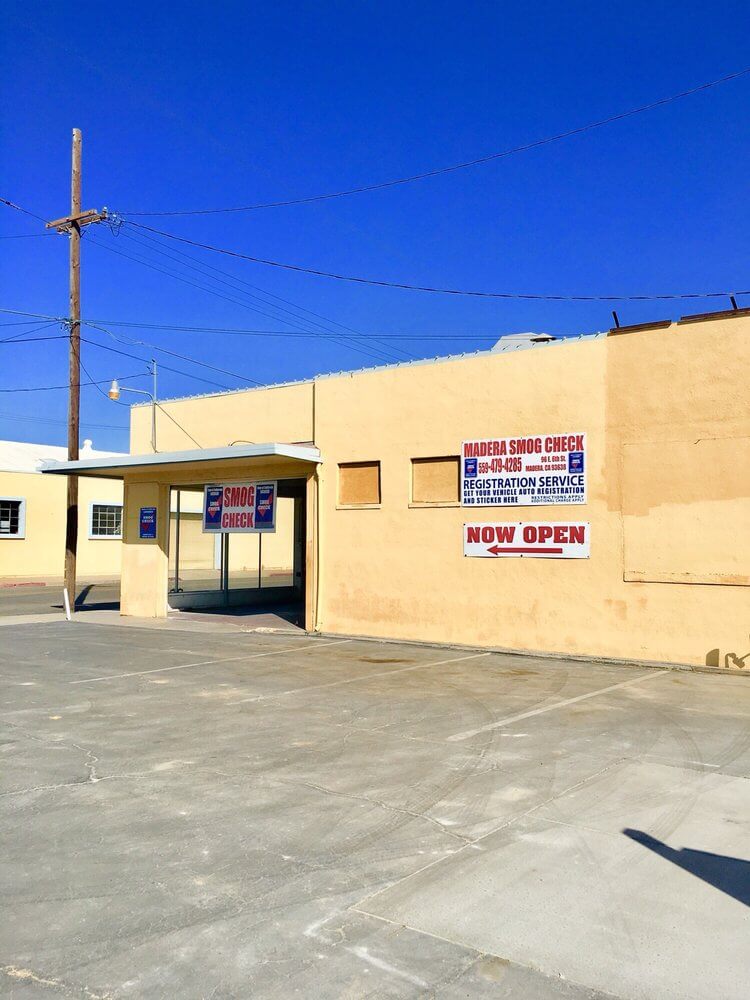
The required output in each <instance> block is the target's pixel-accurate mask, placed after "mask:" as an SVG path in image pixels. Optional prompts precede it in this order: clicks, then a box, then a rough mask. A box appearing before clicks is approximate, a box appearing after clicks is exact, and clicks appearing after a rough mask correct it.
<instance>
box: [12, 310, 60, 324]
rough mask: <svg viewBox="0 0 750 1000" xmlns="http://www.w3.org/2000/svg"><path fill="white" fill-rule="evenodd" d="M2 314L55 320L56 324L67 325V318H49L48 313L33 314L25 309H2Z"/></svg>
mask: <svg viewBox="0 0 750 1000" xmlns="http://www.w3.org/2000/svg"><path fill="white" fill-rule="evenodd" d="M0 313H4V314H5V315H7V316H30V317H32V318H33V319H48V320H53V321H54V322H55V323H67V321H68V317H67V316H48V315H47V314H46V313H33V312H26V311H25V310H23V309H0Z"/></svg>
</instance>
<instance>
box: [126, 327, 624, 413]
mask: <svg viewBox="0 0 750 1000" xmlns="http://www.w3.org/2000/svg"><path fill="white" fill-rule="evenodd" d="M546 336H548V335H547V334H530V333H524V334H508V335H507V336H506V337H500V339H499V340H498V341H497V343H496V344H495V345H494V346H493V347H490V348H486V349H485V350H480V351H470V352H468V353H467V352H464V353H463V354H441V355H439V356H438V357H435V358H414V359H412V360H409V361H391V362H384V363H383V364H380V365H370V366H369V367H366V368H351V369H347V370H345V371H340V372H321V373H320V374H318V375H311V376H310V377H309V378H300V379H292V380H291V381H289V382H269V383H268V384H267V385H241V386H239V387H238V388H237V389H223V390H221V391H220V392H199V393H195V394H193V395H191V396H169V397H166V398H164V399H161V400H159V402H161V403H182V402H185V401H186V400H193V399H216V398H218V397H219V396H236V395H238V394H239V393H243V392H265V391H266V390H268V389H288V388H289V387H290V386H294V385H313V384H314V383H315V382H321V381H322V380H323V379H332V378H351V377H352V376H353V375H369V374H370V373H373V372H377V373H379V372H384V371H388V370H390V369H394V368H402V369H411V368H419V367H421V366H423V365H439V364H444V363H446V362H451V361H471V360H472V359H474V358H497V357H502V356H503V355H506V354H514V353H515V352H517V351H528V350H541V349H542V348H547V349H551V348H553V347H557V346H558V345H560V344H579V343H581V342H582V341H594V340H599V339H601V338H603V337H606V336H607V331H602V332H599V333H581V334H561V335H560V336H558V337H554V338H553V339H551V340H545V339H542V338H544V337H546ZM533 338H537V339H533ZM504 341H507V342H506V343H504ZM144 406H151V403H149V402H143V403H132V404H131V406H130V409H131V410H137V409H139V408H141V407H144Z"/></svg>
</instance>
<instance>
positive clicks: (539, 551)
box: [487, 545, 562, 556]
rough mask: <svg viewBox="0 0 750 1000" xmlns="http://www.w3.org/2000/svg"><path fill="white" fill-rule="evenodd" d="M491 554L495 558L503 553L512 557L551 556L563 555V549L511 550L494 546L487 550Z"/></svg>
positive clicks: (503, 546)
mask: <svg viewBox="0 0 750 1000" xmlns="http://www.w3.org/2000/svg"><path fill="white" fill-rule="evenodd" d="M487 551H488V552H491V553H492V554H493V556H499V555H500V553H501V552H507V553H509V554H510V555H539V554H549V555H557V556H559V555H562V549H552V548H510V547H508V546H505V545H493V546H492V547H491V548H488V549H487Z"/></svg>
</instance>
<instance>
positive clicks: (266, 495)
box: [255, 483, 276, 528]
mask: <svg viewBox="0 0 750 1000" xmlns="http://www.w3.org/2000/svg"><path fill="white" fill-rule="evenodd" d="M275 492H276V489H275V485H274V484H273V483H259V484H258V486H257V487H256V490H255V526H256V528H260V527H262V526H263V525H270V526H273V523H274V509H273V508H274V502H273V501H274V493H275Z"/></svg>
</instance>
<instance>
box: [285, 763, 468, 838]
mask: <svg viewBox="0 0 750 1000" xmlns="http://www.w3.org/2000/svg"><path fill="white" fill-rule="evenodd" d="M274 780H276V781H278V782H280V783H281V784H283V785H292V786H295V785H302V786H304V787H305V788H312V789H313V790H314V791H316V792H323V794H325V795H337V796H339V797H340V798H344V799H352V800H354V801H355V802H366V803H367V804H368V805H370V806H379V807H380V808H381V809H386V810H388V811H389V812H393V813H396V814H398V815H401V816H411V817H412V819H422V820H425V821H426V822H427V823H432V825H433V826H435V827H437V828H438V829H439V830H440V831H441V832H442V833H445V834H447V835H448V836H449V837H453V838H454V840H458V841H460V842H461V843H462V844H463V845H464V846H465V847H468V846H469V844H471V843H472V841H471V839H470V838H469V837H464V836H463V834H460V833H455V832H454V831H453V830H449V829H448V827H447V826H446V825H445V824H444V823H441V822H440V820H439V819H435V818H434V817H432V816H427V815H425V813H420V812H414V811H412V810H411V809H405V808H403V807H402V806H393V805H391V804H390V803H388V802H383V801H382V800H381V799H371V798H369V796H367V795H355V794H354V793H353V792H339V791H337V790H336V789H335V788H326V787H325V785H316V784H315V782H312V781H301V780H296V781H293V780H291V779H290V778H275V779H274Z"/></svg>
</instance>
